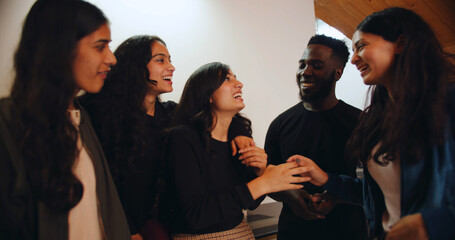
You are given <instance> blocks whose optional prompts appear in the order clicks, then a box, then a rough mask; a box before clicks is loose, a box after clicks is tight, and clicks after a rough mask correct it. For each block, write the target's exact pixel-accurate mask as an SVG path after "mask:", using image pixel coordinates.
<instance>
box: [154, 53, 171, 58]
mask: <svg viewBox="0 0 455 240" xmlns="http://www.w3.org/2000/svg"><path fill="white" fill-rule="evenodd" d="M157 56H163V57H167V56H166V54H164V53H157V54H155V55H153V56H152V57H151V58H154V57H157ZM169 58H171V55H169Z"/></svg>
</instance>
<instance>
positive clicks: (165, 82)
mask: <svg viewBox="0 0 455 240" xmlns="http://www.w3.org/2000/svg"><path fill="white" fill-rule="evenodd" d="M151 51H152V58H151V59H150V61H149V62H148V64H147V69H148V71H149V73H150V75H149V79H150V80H152V81H153V82H154V83H156V84H151V85H152V87H151V89H150V91H149V93H150V94H152V95H154V96H155V97H156V96H158V95H160V94H162V93H168V92H172V90H173V88H172V75H173V73H174V71H175V68H174V66H173V65H172V63H171V56H170V55H169V52H168V50H167V47H166V46H165V45H164V44H162V43H161V42H159V41H155V42H154V43H152V50H151Z"/></svg>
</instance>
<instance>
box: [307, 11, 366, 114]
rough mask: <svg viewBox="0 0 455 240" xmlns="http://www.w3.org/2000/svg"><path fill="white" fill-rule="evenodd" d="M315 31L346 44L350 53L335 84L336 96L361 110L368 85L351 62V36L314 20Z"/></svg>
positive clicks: (318, 20) (363, 106)
mask: <svg viewBox="0 0 455 240" xmlns="http://www.w3.org/2000/svg"><path fill="white" fill-rule="evenodd" d="M316 33H317V34H324V35H326V36H330V37H334V38H337V39H341V40H344V41H345V42H346V45H347V46H348V49H349V53H350V54H351V55H350V57H349V60H348V63H347V64H346V67H345V68H344V71H343V75H342V76H341V79H340V80H338V82H337V86H336V96H337V97H338V98H339V99H342V100H343V101H345V102H346V103H348V104H350V105H352V106H354V107H357V108H359V109H361V110H363V109H364V108H365V98H366V93H367V90H368V86H367V85H365V84H364V83H363V79H362V77H361V76H360V72H359V70H357V68H356V67H355V65H353V64H352V63H351V57H352V41H351V39H349V38H351V37H352V36H349V38H348V37H346V36H345V35H344V34H343V33H341V32H340V31H338V30H337V29H336V28H333V27H331V26H329V25H328V24H327V23H325V22H323V21H321V20H320V19H317V20H316Z"/></svg>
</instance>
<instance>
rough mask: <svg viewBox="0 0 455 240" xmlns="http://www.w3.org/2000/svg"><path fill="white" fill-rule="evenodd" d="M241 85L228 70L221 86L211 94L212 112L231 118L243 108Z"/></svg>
mask: <svg viewBox="0 0 455 240" xmlns="http://www.w3.org/2000/svg"><path fill="white" fill-rule="evenodd" d="M242 88H243V84H242V83H241V82H239V81H238V80H237V77H236V76H235V75H234V73H232V71H231V70H229V73H228V74H227V76H226V79H225V80H224V82H223V84H222V85H221V86H220V87H219V88H218V89H217V90H216V91H215V92H214V93H213V95H212V97H211V98H210V102H211V103H212V106H213V109H214V112H215V113H217V114H221V113H230V114H232V116H234V115H235V114H237V113H238V112H240V110H242V109H243V108H244V107H245V103H243V98H242Z"/></svg>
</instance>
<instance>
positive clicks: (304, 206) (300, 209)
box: [286, 189, 325, 220]
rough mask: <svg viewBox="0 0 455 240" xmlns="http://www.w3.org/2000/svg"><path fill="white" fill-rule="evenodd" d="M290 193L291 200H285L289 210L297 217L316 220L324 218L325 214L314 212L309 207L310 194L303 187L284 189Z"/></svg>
mask: <svg viewBox="0 0 455 240" xmlns="http://www.w3.org/2000/svg"><path fill="white" fill-rule="evenodd" d="M286 192H288V193H289V194H291V195H292V200H291V201H287V202H286V204H287V205H288V207H289V208H290V209H291V211H292V212H293V213H294V214H295V215H297V216H298V217H300V218H302V219H305V220H318V219H324V218H325V216H324V215H325V214H323V213H319V212H316V211H315V210H314V209H312V208H311V204H312V203H311V200H310V198H311V195H310V194H308V192H307V191H305V190H303V189H295V190H288V191H286Z"/></svg>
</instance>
